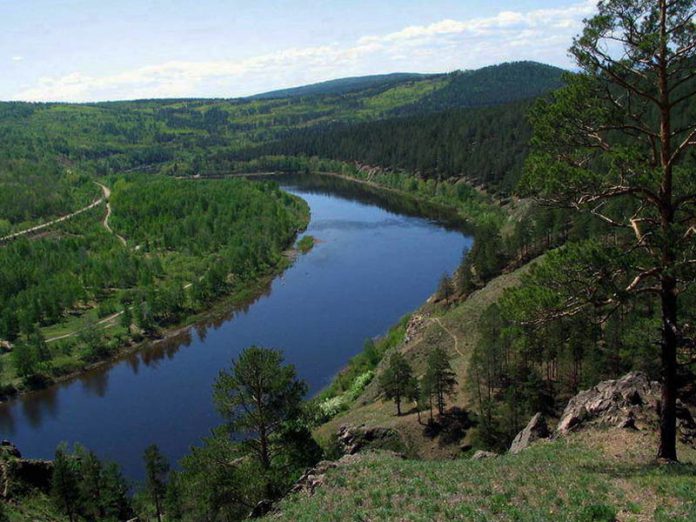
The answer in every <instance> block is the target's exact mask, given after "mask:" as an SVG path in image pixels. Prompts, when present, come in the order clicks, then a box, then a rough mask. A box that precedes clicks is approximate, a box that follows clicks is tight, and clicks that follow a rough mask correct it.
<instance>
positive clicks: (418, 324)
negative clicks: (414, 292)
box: [404, 314, 427, 344]
mask: <svg viewBox="0 0 696 522" xmlns="http://www.w3.org/2000/svg"><path fill="white" fill-rule="evenodd" d="M426 324H427V317H426V316H424V315H421V314H413V315H412V316H411V319H410V320H409V321H408V324H407V325H406V333H405V335H404V344H408V343H409V342H411V341H412V340H413V339H414V338H415V337H416V335H418V333H420V331H421V330H423V328H424V327H425V325H426Z"/></svg>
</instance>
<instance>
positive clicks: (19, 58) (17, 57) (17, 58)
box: [10, 56, 24, 62]
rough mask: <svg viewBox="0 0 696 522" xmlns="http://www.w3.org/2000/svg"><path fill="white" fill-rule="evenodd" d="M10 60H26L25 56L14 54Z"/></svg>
mask: <svg viewBox="0 0 696 522" xmlns="http://www.w3.org/2000/svg"><path fill="white" fill-rule="evenodd" d="M10 60H12V61H13V62H21V61H22V60H24V56H13V57H12V58H10Z"/></svg>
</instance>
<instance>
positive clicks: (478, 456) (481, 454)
mask: <svg viewBox="0 0 696 522" xmlns="http://www.w3.org/2000/svg"><path fill="white" fill-rule="evenodd" d="M497 456H498V454H497V453H493V452H492V451H484V450H478V451H477V452H476V453H474V455H473V456H472V457H471V460H483V459H492V458H494V457H497Z"/></svg>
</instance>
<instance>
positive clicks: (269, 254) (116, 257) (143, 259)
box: [0, 174, 308, 393]
mask: <svg viewBox="0 0 696 522" xmlns="http://www.w3.org/2000/svg"><path fill="white" fill-rule="evenodd" d="M109 183H111V184H112V185H113V192H112V194H111V198H110V204H111V205H112V210H113V213H112V215H111V219H110V221H109V223H110V226H113V227H114V229H115V230H117V231H118V236H117V235H115V234H114V233H113V232H112V231H111V230H107V229H106V228H105V227H104V222H103V221H102V220H103V216H104V212H105V209H104V207H103V206H100V207H95V208H94V209H92V210H90V211H88V212H86V213H84V214H81V215H80V216H78V217H76V218H75V219H72V220H68V221H65V222H63V223H60V224H59V225H56V226H55V227H52V228H51V229H50V232H48V233H45V234H42V237H40V238H35V237H31V238H29V237H23V238H20V239H16V240H13V241H11V242H8V244H6V245H4V246H3V247H2V248H0V266H1V267H2V271H1V272H0V289H1V290H0V291H1V292H2V294H1V295H0V299H1V302H2V307H1V308H0V337H1V338H2V339H5V340H7V341H10V342H12V343H13V344H14V348H13V350H12V352H11V353H9V354H7V355H5V356H3V357H2V359H1V360H2V362H3V366H2V369H3V386H4V389H5V393H8V392H11V391H12V390H13V389H14V388H16V387H21V386H25V385H26V386H36V385H40V384H42V383H45V382H47V381H50V380H51V379H52V378H55V377H59V376H61V375H64V374H70V373H73V372H74V371H76V370H78V369H80V368H81V367H83V366H85V365H86V364H88V363H90V362H94V361H96V360H99V359H102V358H104V357H108V356H110V355H114V354H116V353H117V352H118V349H119V348H120V347H121V346H122V345H124V344H126V343H127V342H129V341H130V340H131V339H134V340H138V339H140V338H142V337H143V336H146V335H148V334H153V333H156V332H157V331H158V329H160V328H162V327H166V326H168V325H173V324H178V323H179V322H180V321H182V320H184V319H185V318H186V317H188V316H190V315H191V314H193V313H195V312H199V311H202V310H205V309H206V307H207V306H208V305H209V304H210V303H211V302H212V301H213V300H214V299H216V298H219V297H220V296H222V295H227V294H229V293H235V292H240V291H242V290H244V289H246V288H248V287H249V286H250V285H253V284H254V283H255V282H256V281H258V280H259V279H260V278H261V277H262V276H264V275H267V274H269V273H270V272H271V271H272V270H274V269H277V268H278V267H279V266H281V265H282V264H283V263H284V258H283V251H284V250H285V249H286V248H288V247H289V246H291V245H292V243H293V238H294V237H295V234H296V233H297V232H298V231H299V230H301V229H302V228H304V226H306V223H307V221H308V210H307V207H306V204H305V203H304V202H302V201H300V200H299V199H297V198H295V197H293V196H290V195H288V194H287V193H285V192H282V191H281V190H280V189H279V188H278V187H277V185H276V184H274V183H267V182H258V183H252V182H248V181H244V180H240V179H229V180H220V181H206V180H200V181H198V180H196V181H193V180H175V179H171V178H164V177H158V176H144V175H135V174H132V175H129V176H127V177H114V178H111V179H110V180H109ZM18 379H20V380H18Z"/></svg>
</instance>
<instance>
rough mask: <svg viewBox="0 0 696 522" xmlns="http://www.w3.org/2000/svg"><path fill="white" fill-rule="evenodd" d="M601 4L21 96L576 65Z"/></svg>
mask: <svg viewBox="0 0 696 522" xmlns="http://www.w3.org/2000/svg"><path fill="white" fill-rule="evenodd" d="M595 5H596V0H583V1H581V2H580V3H578V4H574V5H572V6H569V7H567V8H564V9H539V10H533V11H528V12H517V11H503V12H500V13H498V14H497V15H495V16H492V17H488V18H472V19H469V20H461V21H460V20H450V19H446V20H441V21H439V22H436V23H433V24H429V25H421V26H416V25H414V26H409V27H406V28H404V29H402V30H400V31H397V32H393V33H388V34H384V35H369V36H365V37H362V38H360V39H359V40H357V41H356V42H355V43H354V44H352V45H348V46H339V45H337V44H332V45H325V46H319V47H306V48H291V49H285V50H282V51H278V52H274V53H270V54H264V55H259V56H255V57H252V58H248V59H245V60H218V61H169V62H166V63H162V64H158V65H150V66H145V67H140V68H136V69H132V70H126V71H122V72H118V73H114V74H108V75H102V76H96V75H90V74H86V73H81V72H74V73H71V74H68V75H64V76H60V77H43V78H40V79H39V80H38V83H37V84H36V85H34V86H32V87H30V88H27V89H25V90H23V91H21V92H19V93H17V94H16V96H14V98H15V99H20V100H30V101H46V100H50V101H95V100H106V99H130V98H157V97H198V96H200V97H203V96H221V97H232V96H239V95H246V94H251V93H254V92H259V91H262V90H267V89H272V88H279V87H286V86H288V85H297V84H301V83H310V82H314V81H321V80H325V79H328V78H335V77H340V76H349V75H356V74H375V73H381V72H390V71H396V70H410V71H422V72H441V71H449V70H453V69H456V68H474V67H479V66H483V65H487V64H492V63H497V62H501V61H506V60H523V59H529V60H537V61H543V62H549V63H555V64H558V65H569V62H568V60H567V57H566V51H565V49H566V48H567V47H568V46H569V45H570V41H571V38H572V36H573V35H575V34H576V33H577V32H578V31H579V30H580V28H581V22H582V19H583V18H584V17H586V16H588V15H589V14H591V13H592V11H593V10H594V8H595ZM13 59H14V58H13Z"/></svg>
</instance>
